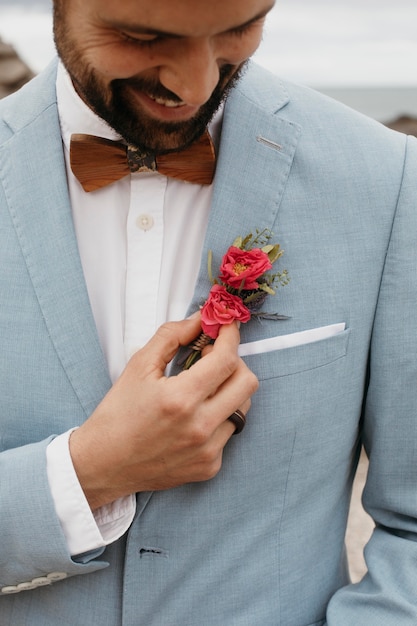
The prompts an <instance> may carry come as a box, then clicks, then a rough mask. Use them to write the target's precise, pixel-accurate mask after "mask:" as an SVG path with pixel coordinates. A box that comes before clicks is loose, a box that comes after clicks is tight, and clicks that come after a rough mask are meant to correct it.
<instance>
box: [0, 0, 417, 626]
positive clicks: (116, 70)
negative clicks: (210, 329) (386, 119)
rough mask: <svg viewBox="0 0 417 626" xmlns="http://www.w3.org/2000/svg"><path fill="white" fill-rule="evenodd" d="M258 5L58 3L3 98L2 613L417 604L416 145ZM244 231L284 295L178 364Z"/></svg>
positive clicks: (232, 614)
mask: <svg viewBox="0 0 417 626" xmlns="http://www.w3.org/2000/svg"><path fill="white" fill-rule="evenodd" d="M272 8H273V2H271V1H270V0H240V1H239V2H238V1H237V0H212V1H211V2H209V3H207V2H205V1H203V0H178V1H177V2H175V3H172V2H170V0H153V1H152V2H150V0H108V1H106V2H105V3H103V2H100V0H54V32H55V41H56V45H57V50H58V54H59V59H60V60H59V62H58V63H53V64H52V65H51V66H50V67H49V68H48V69H47V70H46V71H45V72H44V73H43V74H41V75H40V76H39V77H38V78H36V79H35V80H34V81H32V82H31V83H30V84H28V85H27V86H26V87H25V88H24V89H23V90H22V91H21V92H19V93H17V94H15V95H14V96H12V97H10V98H7V99H5V100H4V101H3V102H2V103H1V105H0V268H1V271H0V295H1V307H0V328H1V332H0V350H1V354H2V364H1V366H0V373H1V375H0V389H1V394H0V405H1V412H0V421H1V431H0V441H1V446H2V448H1V450H2V451H1V453H0V463H1V481H0V525H1V526H0V527H1V531H2V539H3V540H2V542H1V547H0V615H1V623H2V625H3V624H4V626H16V625H20V624H22V625H23V624H31V625H32V624H33V625H35V626H37V625H39V626H56V624H62V625H65V626H75V625H78V624H83V623H85V624H95V623H97V624H106V625H109V626H121V625H123V626H142V625H143V626H166V625H168V624H173V625H175V626H177V625H181V626H195V625H196V624H204V626H218V625H219V624H225V625H226V626H229V625H230V626H232V625H233V626H249V625H250V626H278V624H282V625H284V626H307V625H309V626H318V625H323V624H328V625H329V626H341V625H343V626H348V625H350V624H351V625H352V626H353V625H354V624H355V625H356V624H367V625H370V626H380V625H381V624H395V625H396V626H397V625H400V624H401V625H412V624H413V625H414V624H415V623H416V621H417V601H416V594H415V588H416V567H415V563H416V560H417V543H416V539H417V505H416V502H417V501H416V492H417V481H416V480H415V475H416V465H417V455H416V444H415V442H416V441H417V419H416V412H417V411H416V409H417V386H416V379H417V359H416V354H417V333H416V332H415V311H416V305H417V252H416V245H415V238H416V233H417V215H416V210H417V189H416V180H417V146H416V142H415V141H414V140H413V139H408V140H407V138H405V136H403V135H399V134H396V133H393V132H391V131H388V130H387V129H384V128H383V127H382V126H380V125H379V124H377V123H375V122H372V121H370V120H368V119H366V118H364V117H362V116H360V115H358V114H356V113H354V112H352V111H350V110H348V109H346V108H345V107H342V106H341V105H339V104H336V103H334V102H332V101H331V100H328V99H326V98H324V97H322V96H320V95H318V94H316V93H314V92H312V91H311V90H307V89H304V88H302V87H299V86H294V85H291V84H287V83H284V82H282V81H279V80H277V79H276V78H274V77H273V76H271V75H270V74H268V73H267V72H265V71H263V70H261V69H260V68H258V67H256V66H255V65H253V64H251V63H248V62H247V59H248V58H249V57H250V56H251V55H252V54H253V52H254V51H255V50H256V48H257V46H258V44H259V42H260V39H261V37H262V30H263V25H264V20H265V18H266V16H267V14H268V12H269V11H270V10H271V9H272ZM206 130H208V132H209V135H207V134H206ZM96 138H98V140H97V139H96ZM114 142H115V143H114ZM203 144H204V145H203ZM103 148H104V149H105V153H106V154H105V155H103ZM206 148H207V149H208V150H206ZM80 150H81V152H80ZM188 150H191V151H192V154H193V156H192V158H191V163H190V161H189V160H188V159H187V156H186V153H187V151H188ZM203 151H204V156H203V161H201V160H200V156H201V154H200V152H201V153H202V152H203ZM109 152H110V153H111V155H110V156H109ZM196 153H198V154H197V155H196ZM213 153H216V155H217V158H216V162H214V161H213V160H212V158H211V156H212V154H213ZM126 156H127V158H126ZM172 159H173V160H174V164H172ZM168 161H169V166H168V167H169V169H168V170H167V169H162V167H161V166H162V164H166V163H167V162H168ZM103 164H104V169H103ZM184 164H185V165H184ZM180 166H181V168H180V169H181V173H179V171H178V168H179V167H180ZM158 167H159V168H160V169H159V170H158ZM184 170H186V173H185V174H184ZM190 170H192V174H191V180H190V179H189V178H190ZM184 176H185V177H186V179H184V178H183V177H184ZM256 229H258V230H261V231H263V230H264V229H267V230H270V231H271V232H273V233H274V235H273V237H274V243H276V242H277V243H279V244H280V245H281V248H282V249H284V251H285V254H284V257H283V258H282V259H279V261H278V262H277V270H276V271H277V272H282V271H283V269H284V267H285V268H286V269H288V272H289V274H290V276H291V282H290V284H289V285H288V286H286V287H285V289H282V290H281V289H278V291H277V294H276V295H275V296H269V297H268V299H267V301H266V304H265V310H266V312H267V313H270V314H273V313H274V312H278V313H280V314H281V315H282V316H283V318H285V319H281V320H279V321H277V320H275V319H274V316H273V315H270V316H269V319H264V320H262V321H261V322H257V321H256V320H251V321H250V322H248V323H245V324H242V325H241V327H240V329H239V328H238V326H237V324H236V323H231V324H226V325H224V326H223V327H222V328H221V330H220V334H219V337H218V339H217V340H216V341H215V343H214V345H213V346H211V347H207V348H205V350H204V351H203V355H202V358H201V359H200V360H199V361H198V362H197V363H196V364H195V365H193V366H192V367H191V368H190V369H189V370H187V371H181V367H180V366H179V364H178V361H177V360H176V359H175V356H176V354H177V353H178V351H179V350H180V348H181V346H186V345H188V344H189V343H191V342H192V341H193V340H194V339H195V338H196V337H197V336H198V335H199V333H200V331H201V325H200V324H201V319H200V315H199V313H196V312H197V311H198V310H199V307H200V305H201V303H202V302H204V300H205V299H206V297H207V295H208V292H209V290H210V286H211V282H210V277H209V275H208V272H207V256H208V253H209V251H210V254H211V255H212V259H213V260H212V266H213V268H214V271H215V272H217V269H218V267H219V264H220V262H221V259H222V256H223V255H224V253H225V252H226V250H227V249H228V248H229V246H230V245H231V244H232V242H233V241H234V240H235V239H236V237H237V236H242V237H245V235H247V234H248V233H254V232H255V231H256ZM274 267H275V266H274ZM274 271H275V270H274ZM216 275H217V274H216ZM184 318H186V319H185V320H184V321H173V320H182V319H184ZM173 359H174V361H173ZM171 361H173V362H172V363H171ZM249 409H250V410H249ZM246 414H248V415H247V423H246V425H245V421H246V417H245V416H246ZM243 425H244V426H245V427H244V428H243V430H242V431H241V432H240V433H239V432H238V431H239V430H241V428H242V426H243ZM234 434H236V436H233V435H234ZM362 444H363V445H364V446H365V449H366V451H367V454H368V456H369V462H370V464H369V476H368V481H367V485H366V488H365V493H364V504H365V507H366V509H367V511H368V512H369V513H370V514H371V515H372V517H373V519H374V520H375V524H376V528H375V531H374V534H373V536H372V538H371V540H370V542H369V544H368V546H367V548H366V560H367V565H368V569H369V573H368V574H367V576H365V578H364V579H363V581H362V582H361V583H360V584H359V585H355V586H353V585H350V584H349V576H348V570H347V564H346V555H345V550H344V533H345V528H346V518H347V511H348V506H349V499H350V493H351V485H352V480H353V476H354V473H355V469H356V465H357V460H358V454H359V451H360V448H361V446H362Z"/></svg>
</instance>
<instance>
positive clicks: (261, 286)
mask: <svg viewBox="0 0 417 626" xmlns="http://www.w3.org/2000/svg"><path fill="white" fill-rule="evenodd" d="M259 289H261V290H262V291H266V293H269V294H270V295H271V296H274V295H275V291H274V290H273V289H271V287H270V286H269V285H267V284H266V283H260V284H259Z"/></svg>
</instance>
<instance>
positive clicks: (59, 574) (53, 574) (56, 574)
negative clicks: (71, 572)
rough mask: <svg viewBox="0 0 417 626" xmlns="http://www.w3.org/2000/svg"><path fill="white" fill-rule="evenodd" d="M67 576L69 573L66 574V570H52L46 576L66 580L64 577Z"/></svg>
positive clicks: (50, 578)
mask: <svg viewBox="0 0 417 626" xmlns="http://www.w3.org/2000/svg"><path fill="white" fill-rule="evenodd" d="M67 576H68V574H66V573H65V572H51V573H50V574H47V575H46V577H47V578H48V579H49V580H51V581H55V580H64V578H66V577H67Z"/></svg>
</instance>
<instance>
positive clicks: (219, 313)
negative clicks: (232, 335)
mask: <svg viewBox="0 0 417 626" xmlns="http://www.w3.org/2000/svg"><path fill="white" fill-rule="evenodd" d="M234 320H238V321H239V322H243V323H245V322H248V321H249V320H250V312H249V310H248V309H247V307H245V305H244V304H243V302H242V300H241V299H240V298H239V297H238V296H234V295H233V294H231V293H229V292H228V291H226V288H225V287H223V286H222V285H213V287H212V288H211V289H210V293H209V296H208V298H207V300H206V302H205V304H204V306H203V308H202V309H201V328H202V329H203V332H204V333H205V334H206V335H208V336H209V337H211V338H212V339H216V338H217V336H218V334H219V330H220V326H222V325H223V324H231V323H232V322H233V321H234Z"/></svg>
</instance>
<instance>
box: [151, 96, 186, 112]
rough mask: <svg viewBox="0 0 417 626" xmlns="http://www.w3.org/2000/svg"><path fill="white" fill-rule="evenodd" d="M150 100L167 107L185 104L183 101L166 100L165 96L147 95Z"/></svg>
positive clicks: (173, 107)
mask: <svg viewBox="0 0 417 626" xmlns="http://www.w3.org/2000/svg"><path fill="white" fill-rule="evenodd" d="M149 98H151V100H153V101H154V102H156V103H157V104H160V105H161V106H165V107H168V108H169V109H177V108H179V107H183V106H185V102H174V100H166V99H165V98H157V97H154V96H149Z"/></svg>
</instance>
